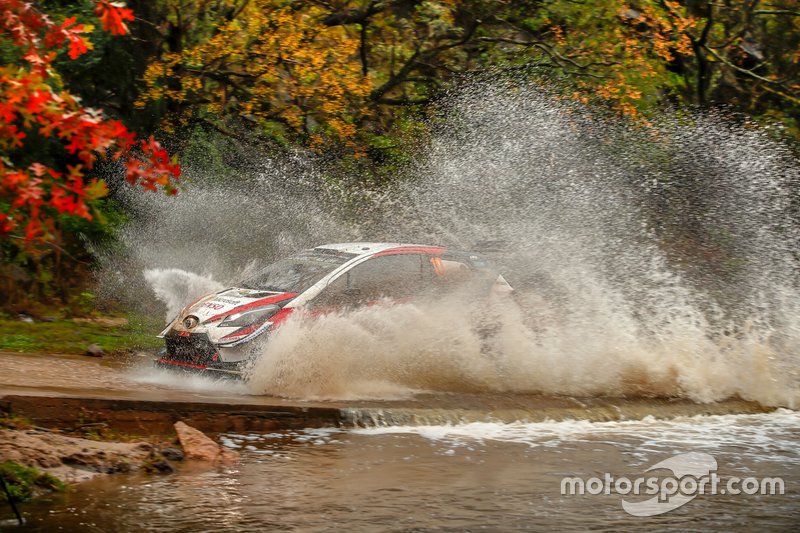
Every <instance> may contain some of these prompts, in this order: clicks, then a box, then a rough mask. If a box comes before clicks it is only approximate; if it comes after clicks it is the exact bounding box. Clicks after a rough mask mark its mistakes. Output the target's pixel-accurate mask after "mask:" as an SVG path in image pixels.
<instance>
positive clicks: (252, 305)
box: [206, 292, 298, 322]
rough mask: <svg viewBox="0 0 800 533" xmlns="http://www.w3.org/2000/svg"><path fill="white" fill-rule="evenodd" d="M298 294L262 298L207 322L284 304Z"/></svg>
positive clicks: (291, 293) (288, 293) (290, 293)
mask: <svg viewBox="0 0 800 533" xmlns="http://www.w3.org/2000/svg"><path fill="white" fill-rule="evenodd" d="M297 294H298V293H296V292H287V293H284V294H279V295H277V296H270V297H269V298H262V299H260V300H256V301H255V302H250V303H249V304H244V305H240V306H239V307H234V308H233V309H231V310H230V311H225V312H224V313H220V314H218V315H214V316H212V317H211V318H209V319H208V320H206V322H216V321H217V320H221V319H223V318H225V317H226V316H228V315H235V314H236V313H241V312H242V311H247V310H249V309H254V308H256V307H264V306H265V305H269V304H274V303H278V302H282V301H284V300H288V299H290V298H294V297H295V296H297Z"/></svg>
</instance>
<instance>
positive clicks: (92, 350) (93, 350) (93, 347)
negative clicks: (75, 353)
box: [86, 344, 105, 357]
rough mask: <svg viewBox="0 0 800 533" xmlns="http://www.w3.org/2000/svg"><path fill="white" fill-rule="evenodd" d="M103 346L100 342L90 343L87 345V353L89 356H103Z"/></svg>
mask: <svg viewBox="0 0 800 533" xmlns="http://www.w3.org/2000/svg"><path fill="white" fill-rule="evenodd" d="M103 353H105V352H103V348H102V346H100V345H99V344H90V345H89V346H87V347H86V355H88V356H89V357H103Z"/></svg>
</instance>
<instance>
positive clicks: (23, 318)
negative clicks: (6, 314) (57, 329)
mask: <svg viewBox="0 0 800 533" xmlns="http://www.w3.org/2000/svg"><path fill="white" fill-rule="evenodd" d="M19 320H20V322H25V323H26V324H33V323H34V320H33V318H31V317H29V316H28V315H25V314H22V313H20V315H19Z"/></svg>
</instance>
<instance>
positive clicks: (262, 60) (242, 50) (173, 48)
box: [137, 0, 800, 147]
mask: <svg viewBox="0 0 800 533" xmlns="http://www.w3.org/2000/svg"><path fill="white" fill-rule="evenodd" d="M163 14H164V16H165V18H166V21H165V23H162V24H161V25H160V26H159V27H160V28H161V30H160V31H161V32H160V38H161V39H162V43H163V44H162V45H161V47H160V48H159V50H158V52H157V54H156V56H155V57H154V58H153V61H152V62H151V63H150V65H149V66H148V67H147V70H146V72H145V74H144V76H143V82H144V84H145V88H144V90H143V91H142V93H141V95H140V97H139V99H138V100H137V106H138V107H139V108H150V109H152V110H159V111H160V112H161V113H163V117H164V122H163V124H164V126H165V127H167V128H176V127H180V126H181V125H186V124H188V123H190V122H192V121H202V122H205V123H208V124H210V125H212V126H213V127H215V128H217V129H220V130H222V131H226V128H227V127H228V125H229V124H230V123H231V122H235V121H243V122H245V123H249V124H251V125H255V126H257V127H258V128H259V129H260V131H262V132H263V133H264V134H265V135H266V136H269V137H272V138H275V139H279V140H281V141H286V140H289V141H294V142H296V141H298V140H300V141H301V142H304V143H308V144H310V145H312V146H313V145H320V144H323V143H330V142H335V141H342V142H344V143H345V144H348V145H350V146H353V147H356V146H363V145H368V144H369V139H370V136H371V135H375V134H382V133H383V132H386V131H389V130H390V129H391V124H392V123H393V121H394V120H396V119H397V118H398V117H405V116H407V111H408V109H407V108H409V107H413V108H416V109H422V108H424V107H425V106H426V105H428V104H430V103H431V102H432V101H434V100H435V99H436V98H437V96H438V95H440V94H441V93H442V91H443V90H445V89H446V88H447V87H449V86H450V85H451V83H452V81H453V80H455V79H458V78H459V77H462V76H464V75H475V74H481V73H486V72H495V73H496V72H500V71H504V70H514V69H521V68H527V69H528V72H536V73H537V74H538V75H539V76H542V77H544V78H552V79H558V80H561V81H562V82H564V83H562V87H564V88H568V92H570V93H571V96H573V97H575V98H578V99H580V100H589V99H590V98H595V99H600V100H602V101H604V102H606V103H608V104H609V105H610V106H611V107H612V108H614V109H617V110H619V111H620V112H623V113H626V114H629V115H641V114H643V115H647V113H648V112H649V111H650V110H653V109H658V108H660V107H661V106H662V105H663V104H664V103H666V102H672V103H679V104H680V103H689V104H697V105H710V104H717V103H724V104H730V103H734V104H735V105H736V106H738V107H739V108H740V109H742V110H743V111H747V112H749V113H751V114H755V115H763V116H765V117H766V118H768V119H769V120H779V121H783V122H784V123H785V124H786V125H787V126H789V127H790V128H792V129H793V131H794V132H795V134H797V131H798V130H797V128H798V125H797V123H796V122H795V120H796V119H795V118H794V117H796V116H797V113H796V111H798V110H800V100H799V98H800V56H798V49H800V11H798V10H797V5H796V2H794V1H792V0H769V1H760V0H745V1H735V2H733V1H723V2H718V1H689V0H685V1H678V0H673V1H669V0H638V1H627V0H592V1H574V0H544V1H542V0H532V1H527V0H522V1H515V2H508V1H506V0H439V1H431V0H425V1H419V0H385V1H377V0H358V1H342V0H339V1H317V0H300V1H286V0H196V1H188V2H187V1H185V0H166V1H165V2H164V13H163ZM531 67H532V68H531ZM398 108H406V109H405V110H401V109H398ZM793 111H794V113H793Z"/></svg>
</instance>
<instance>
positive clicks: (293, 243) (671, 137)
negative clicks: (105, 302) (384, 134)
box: [125, 84, 800, 406]
mask: <svg viewBox="0 0 800 533" xmlns="http://www.w3.org/2000/svg"><path fill="white" fill-rule="evenodd" d="M745 126H746V127H745ZM745 126H741V125H736V124H733V123H731V122H729V121H727V120H725V119H724V118H721V117H718V116H714V115H680V116H679V115H670V114H665V115H664V117H663V118H662V120H661V122H660V123H657V124H655V125H653V126H652V127H647V128H645V127H636V126H631V125H630V124H627V123H624V122H622V121H619V120H611V119H601V118H597V117H593V116H591V115H590V114H589V113H588V112H587V111H586V110H583V109H581V108H579V107H576V106H574V105H571V104H566V103H564V102H561V101H556V100H554V99H552V98H550V97H548V96H547V95H545V94H543V93H541V92H538V91H536V90H534V89H531V88H530V87H526V86H524V85H523V86H519V85H500V84H495V85H485V84H477V85H473V86H471V87H468V88H466V89H465V90H463V91H462V92H460V93H458V94H457V95H454V96H453V97H452V98H451V99H450V101H449V102H448V104H447V105H446V108H445V109H444V110H443V114H442V117H441V120H440V121H439V123H438V125H437V126H435V127H434V132H433V136H432V139H431V141H430V143H429V145H428V146H427V147H426V148H425V150H423V152H424V156H422V157H420V159H419V160H418V161H416V162H415V163H414V164H413V165H411V166H410V167H409V168H408V169H406V171H405V173H406V176H405V179H400V180H398V184H397V185H395V186H393V187H390V188H388V189H386V190H384V191H383V192H382V194H372V195H369V194H366V193H365V194H364V195H363V198H365V199H367V200H368V201H369V202H371V203H370V208H369V209H362V210H361V211H360V214H359V218H358V220H357V221H355V222H354V221H352V219H348V218H347V217H344V216H338V215H337V209H336V197H335V196H336V195H335V194H333V193H330V194H319V190H318V188H317V185H315V183H319V182H320V181H321V178H320V176H321V175H322V174H323V173H322V171H320V170H318V169H317V170H315V169H314V168H312V167H313V165H296V166H291V165H290V166H288V167H287V166H276V165H274V164H273V165H272V166H269V165H268V166H267V167H266V168H265V169H264V171H263V172H262V173H261V174H260V175H259V176H258V178H257V179H255V180H254V181H253V182H252V184H251V185H250V186H249V188H248V187H245V186H240V187H239V188H238V189H234V188H224V187H221V186H219V185H204V183H203V180H201V179H198V180H197V181H196V182H195V183H194V184H192V187H191V188H190V189H189V190H188V191H186V192H185V193H184V194H182V195H180V196H179V198H178V199H177V200H174V199H172V200H170V201H171V202H174V206H172V207H170V208H169V209H165V208H163V206H162V205H155V204H158V203H159V202H164V200H162V199H152V198H144V197H136V198H133V199H132V200H131V201H134V202H137V203H140V204H141V205H143V206H144V207H143V208H142V209H143V210H144V211H146V212H147V213H148V215H147V216H146V217H144V221H143V222H140V223H138V225H137V224H133V225H132V226H130V227H129V228H128V230H127V232H126V234H125V239H127V242H129V244H130V245H131V248H132V249H135V250H136V254H137V259H136V261H129V263H130V264H133V265H144V266H145V267H148V268H156V267H158V268H162V269H163V268H181V269H185V270H188V271H198V270H203V271H206V272H209V275H210V276H213V278H215V279H220V280H224V281H225V282H226V283H227V282H229V281H233V280H235V279H236V278H237V276H240V275H241V273H242V271H243V269H245V268H253V267H254V266H255V264H253V263H249V261H252V260H253V259H256V260H258V261H260V262H264V261H267V260H271V259H274V258H275V257H277V256H279V255H283V254H286V253H290V252H292V251H294V250H296V249H297V248H301V247H304V246H312V245H316V244H321V243H324V242H337V241H339V242H341V241H352V240H359V239H361V240H371V241H375V240H385V241H391V242H422V243H440V244H445V245H448V246H452V247H458V248H464V249H477V251H485V252H486V253H487V254H488V255H490V256H492V258H493V259H494V260H495V261H496V262H497V264H498V265H499V267H500V270H501V272H502V273H503V274H504V275H505V277H506V278H507V279H508V280H509V281H510V282H511V284H512V285H513V286H514V287H515V289H516V297H515V298H516V303H517V304H518V305H516V306H515V305H504V304H501V303H495V304H491V308H490V309H486V308H485V307H484V306H483V304H478V303H476V302H466V303H465V302H463V301H461V300H455V299H454V300H444V301H440V302H428V303H422V304H419V305H410V304H405V305H397V306H394V307H389V308H380V309H376V308H370V309H362V310H359V311H356V312H354V313H351V314H348V315H330V316H328V317H325V318H323V319H318V320H316V321H309V320H303V319H300V318H298V319H294V320H290V321H289V322H288V323H287V324H286V325H285V326H283V327H282V328H281V329H280V330H279V331H278V332H276V333H275V334H274V335H273V336H272V337H271V338H270V339H269V341H268V342H266V343H265V344H264V345H263V347H262V348H261V350H262V353H261V356H260V357H259V359H258V360H257V361H256V362H255V364H254V365H253V367H252V369H251V371H250V385H249V386H250V389H251V391H253V392H255V393H269V394H278V395H283V396H288V397H295V398H351V397H387V396H389V397H394V396H397V395H403V394H408V393H413V392H414V391H417V390H439V391H504V392H544V393H555V394H576V395H587V394H601V395H630V394H646V395H647V394H652V395H681V396H687V397H690V398H692V399H694V400H697V401H713V400H717V399H722V398H725V397H729V396H732V395H739V396H741V397H743V398H746V399H754V400H759V401H761V402H764V403H768V404H779V405H788V406H793V405H795V402H796V400H797V399H798V383H799V381H800V378H799V377H798V353H800V350H799V349H800V308H798V306H799V305H800V303H799V302H800V298H798V296H800V294H798V279H797V274H798V271H799V270H798V268H797V266H798V265H797V261H798V258H797V256H796V254H795V250H797V249H798V244H799V243H800V238H799V237H800V234H799V233H798V228H800V224H798V221H797V212H798V211H800V210H798V209H797V207H798V206H796V205H793V200H792V191H796V190H797V187H798V186H800V164H798V161H797V160H796V159H795V158H794V157H793V156H792V154H791V153H790V152H789V150H788V149H787V148H786V147H784V146H783V145H781V144H779V143H777V142H774V141H772V140H770V139H769V137H768V136H767V135H766V134H765V133H764V132H763V131H761V130H759V129H757V128H754V127H749V125H745ZM286 175H290V176H292V180H293V183H294V185H292V186H291V187H290V186H287V185H285V181H286V178H285V176H286ZM148 202H149V204H148ZM184 228H189V229H188V230H187V231H189V236H188V238H187V240H186V241H181V242H182V244H179V245H177V246H175V244H174V243H175V237H174V236H175V235H177V234H180V231H181V230H182V229H184ZM487 241H494V242H495V245H494V246H493V248H492V250H489V249H488V248H486V247H485V246H483V245H481V244H479V243H481V242H487ZM162 272H163V271H162ZM161 279H162V280H163V279H165V278H163V277H162V278H161ZM160 287H161V290H165V291H169V287H171V284H170V283H169V282H167V283H162V284H161V285H160ZM159 298H161V299H162V300H163V301H165V302H166V301H167V300H169V299H170V298H171V297H169V296H159ZM181 299H182V298H181V297H176V300H181ZM185 303H187V302H185V301H184V302H183V304H185ZM490 315H491V319H489V318H487V317H488V316H490ZM487 321H491V322H492V323H494V324H495V325H496V327H497V328H499V329H498V331H497V332H496V333H495V334H494V335H493V336H491V338H489V339H487V338H485V336H482V335H481V333H480V330H481V327H482V326H483V325H484V324H485V323H486V322H487Z"/></svg>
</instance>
